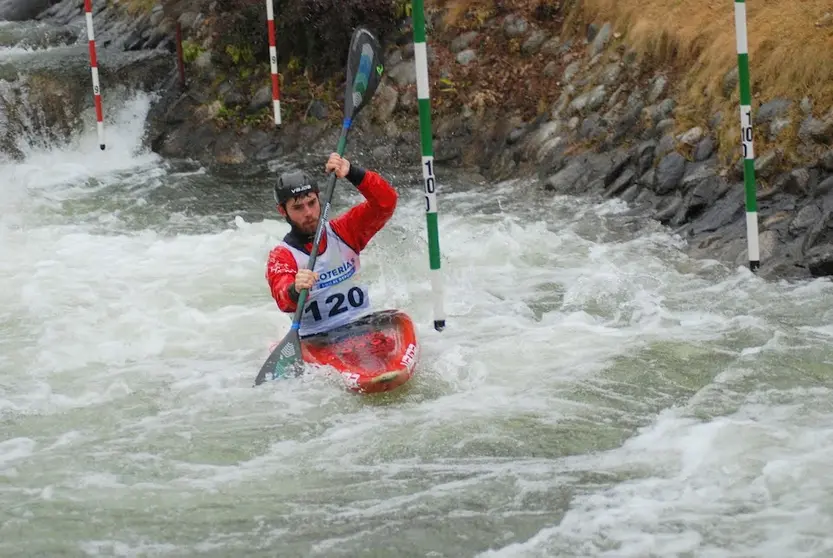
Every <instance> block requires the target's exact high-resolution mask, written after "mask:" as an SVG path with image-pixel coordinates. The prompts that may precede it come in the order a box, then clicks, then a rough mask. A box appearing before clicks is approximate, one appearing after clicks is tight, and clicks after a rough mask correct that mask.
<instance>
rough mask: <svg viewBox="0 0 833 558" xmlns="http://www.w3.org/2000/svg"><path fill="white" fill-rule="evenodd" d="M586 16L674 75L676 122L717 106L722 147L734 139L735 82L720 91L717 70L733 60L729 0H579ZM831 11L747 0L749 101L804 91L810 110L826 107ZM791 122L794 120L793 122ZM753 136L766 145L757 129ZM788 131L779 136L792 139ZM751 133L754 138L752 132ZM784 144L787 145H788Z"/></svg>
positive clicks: (806, 3) (832, 96)
mask: <svg viewBox="0 0 833 558" xmlns="http://www.w3.org/2000/svg"><path fill="white" fill-rule="evenodd" d="M581 11H582V12H583V16H584V17H585V19H588V20H595V21H602V20H604V21H610V22H611V23H613V25H614V27H615V28H616V30H617V31H619V32H623V33H624V35H625V40H626V42H627V43H628V45H629V46H630V47H632V48H634V49H635V50H636V52H637V54H638V55H640V56H641V57H642V59H643V60H645V61H648V62H649V63H650V64H651V65H667V66H669V67H671V68H673V69H675V70H677V72H676V76H677V82H676V84H675V85H676V87H677V91H676V93H677V100H678V101H679V102H680V103H681V105H682V106H683V107H685V110H683V111H681V113H680V114H679V116H678V120H680V124H681V126H688V125H693V124H699V125H702V124H705V123H706V122H707V121H708V119H709V117H710V116H711V115H712V114H714V113H715V112H717V111H723V113H724V116H725V118H724V119H723V122H722V124H721V126H720V129H719V130H718V134H719V136H720V138H721V140H724V141H721V146H723V147H729V148H731V149H734V148H735V147H736V145H737V142H738V138H739V122H738V120H739V117H738V118H731V117H730V116H735V113H736V112H737V107H738V104H739V92H738V88H737V87H734V88H733V89H731V90H730V92H729V95H728V96H726V95H724V90H723V79H724V76H725V75H726V74H727V73H728V72H729V71H730V70H732V69H733V68H736V67H737V46H736V42H735V41H736V38H735V21H734V3H733V2H732V1H731V0H700V2H696V3H691V2H681V1H679V0H584V2H583V6H582V8H581ZM829 12H833V4H831V3H830V1H829V0H755V1H752V2H748V3H747V30H748V32H747V34H748V42H749V64H750V74H751V78H750V80H751V87H752V95H753V105H759V104H760V103H762V102H766V101H768V100H772V99H775V98H787V99H793V100H794V101H800V100H801V99H802V98H804V97H810V99H812V101H813V105H814V112H815V114H816V115H817V116H821V115H824V114H826V113H827V112H828V111H829V110H830V109H831V107H832V106H833V57H831V56H830V55H829V53H830V52H833V17H832V16H827V17H826V18H825V15H826V14H828V13H829ZM797 124H798V123H796V125H797ZM756 131H757V132H759V133H760V135H761V137H760V141H761V143H763V144H766V143H767V142H766V140H765V139H764V137H763V136H764V132H763V131H761V130H756ZM794 136H795V134H794V130H793V131H787V132H786V133H785V136H784V138H785V140H784V141H788V142H789V141H790V140H791V139H792V140H794V139H795V138H794ZM756 139H758V138H756ZM790 147H791V146H787V150H788V151H789V150H790Z"/></svg>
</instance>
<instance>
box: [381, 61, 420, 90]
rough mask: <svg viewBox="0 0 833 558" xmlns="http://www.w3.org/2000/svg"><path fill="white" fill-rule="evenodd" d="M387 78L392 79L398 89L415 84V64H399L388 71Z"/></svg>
mask: <svg viewBox="0 0 833 558" xmlns="http://www.w3.org/2000/svg"><path fill="white" fill-rule="evenodd" d="M388 78H390V79H392V80H393V81H394V82H395V83H396V85H398V86H399V87H406V86H408V85H411V84H414V83H416V64H413V63H411V62H401V63H399V64H397V65H396V66H394V67H393V68H391V69H390V70H388Z"/></svg>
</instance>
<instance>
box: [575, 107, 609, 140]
mask: <svg viewBox="0 0 833 558" xmlns="http://www.w3.org/2000/svg"><path fill="white" fill-rule="evenodd" d="M606 135H607V122H605V121H604V119H602V117H601V116H600V115H599V114H598V113H593V114H591V115H590V116H588V117H587V118H585V119H584V120H583V121H582V122H581V127H580V128H579V133H578V137H579V138H580V139H585V140H589V141H596V140H601V139H604V137H605V136H606Z"/></svg>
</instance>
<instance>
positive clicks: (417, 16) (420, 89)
mask: <svg viewBox="0 0 833 558" xmlns="http://www.w3.org/2000/svg"><path fill="white" fill-rule="evenodd" d="M411 17H412V21H413V26H414V64H416V75H417V99H418V103H419V137H420V143H421V144H422V178H423V180H424V187H425V218H426V224H427V227H428V262H429V264H430V267H431V290H432V291H433V299H434V329H435V330H437V331H442V330H443V329H445V310H444V308H443V278H442V275H441V273H440V235H439V230H438V226H437V182H436V179H435V178H434V146H433V136H432V131H431V95H430V91H429V85H428V83H429V82H428V49H427V47H426V44H425V7H424V3H423V0H412V1H411Z"/></svg>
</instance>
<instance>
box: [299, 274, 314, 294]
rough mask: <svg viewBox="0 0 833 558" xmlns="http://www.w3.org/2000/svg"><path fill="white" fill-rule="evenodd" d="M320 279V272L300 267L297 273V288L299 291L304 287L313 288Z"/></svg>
mask: <svg viewBox="0 0 833 558" xmlns="http://www.w3.org/2000/svg"><path fill="white" fill-rule="evenodd" d="M316 281H318V274H317V273H315V272H314V271H312V270H311V269H299V270H298V273H296V274H295V290H296V291H298V292H299V293H300V292H301V291H303V290H304V289H311V288H312V286H313V285H314V284H315V282H316Z"/></svg>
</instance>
